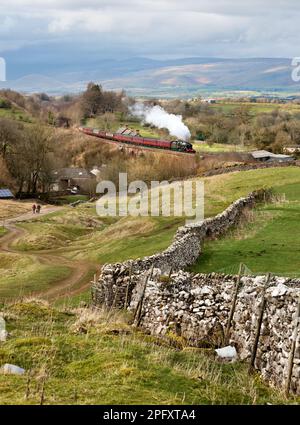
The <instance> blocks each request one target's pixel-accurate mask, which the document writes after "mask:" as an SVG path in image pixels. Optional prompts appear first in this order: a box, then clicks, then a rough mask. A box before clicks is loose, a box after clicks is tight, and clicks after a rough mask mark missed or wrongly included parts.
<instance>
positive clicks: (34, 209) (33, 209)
mask: <svg viewBox="0 0 300 425" xmlns="http://www.w3.org/2000/svg"><path fill="white" fill-rule="evenodd" d="M35 212H36V205H35V204H33V205H32V214H35Z"/></svg>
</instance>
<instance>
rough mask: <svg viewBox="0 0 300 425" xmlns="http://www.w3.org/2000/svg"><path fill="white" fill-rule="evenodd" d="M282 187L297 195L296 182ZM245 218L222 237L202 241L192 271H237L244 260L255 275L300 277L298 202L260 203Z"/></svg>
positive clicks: (298, 188)
mask: <svg viewBox="0 0 300 425" xmlns="http://www.w3.org/2000/svg"><path fill="white" fill-rule="evenodd" d="M285 189H286V191H287V192H289V191H290V190H291V189H293V191H294V193H296V191H298V194H299V195H300V184H298V185H297V186H296V187H295V186H293V187H291V186H286V188H285ZM298 199H299V198H298ZM249 218H250V220H249V222H245V223H242V224H241V225H239V226H238V227H237V228H236V229H234V230H232V231H231V232H230V233H229V234H228V235H227V236H226V237H223V238H221V239H219V240H216V241H207V242H205V243H204V244H203V254H202V255H201V256H200V258H199V259H198V261H197V264H196V265H195V266H193V267H192V270H193V271H195V272H204V273H207V272H212V271H214V272H217V271H219V272H224V273H237V271H238V268H239V263H244V264H246V266H247V268H248V269H249V270H250V271H251V272H253V273H255V274H259V273H261V274H264V273H267V272H272V273H274V274H277V275H282V276H296V277H300V268H299V264H300V249H299V240H298V237H297V235H298V234H300V201H299V200H297V201H295V200H294V201H293V200H287V201H285V202H282V203H275V204H267V205H265V206H264V205H263V206H260V207H258V208H256V209H255V211H254V212H253V214H250V217H249Z"/></svg>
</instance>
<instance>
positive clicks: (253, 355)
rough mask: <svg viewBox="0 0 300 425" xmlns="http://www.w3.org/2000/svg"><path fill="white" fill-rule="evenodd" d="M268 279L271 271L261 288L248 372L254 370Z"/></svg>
mask: <svg viewBox="0 0 300 425" xmlns="http://www.w3.org/2000/svg"><path fill="white" fill-rule="evenodd" d="M270 279H271V273H268V274H267V279H266V282H265V284H264V286H263V290H262V299H261V306H260V309H259V312H258V320H257V328H256V332H255V339H254V344H253V349H252V354H251V361H250V366H249V370H248V373H249V374H251V373H253V371H254V370H255V359H256V353H257V348H258V341H259V336H260V331H261V325H262V320H263V315H264V311H265V307H266V289H267V285H268V283H269V282H270Z"/></svg>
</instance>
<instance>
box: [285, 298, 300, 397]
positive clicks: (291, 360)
mask: <svg viewBox="0 0 300 425" xmlns="http://www.w3.org/2000/svg"><path fill="white" fill-rule="evenodd" d="M299 324H300V298H299V300H298V305H297V310H296V323H295V328H294V331H293V335H292V346H291V351H290V355H289V360H288V372H287V379H286V385H285V395H286V397H288V396H289V392H290V386H291V380H292V374H293V366H294V356H295V351H296V343H297V337H298V328H299Z"/></svg>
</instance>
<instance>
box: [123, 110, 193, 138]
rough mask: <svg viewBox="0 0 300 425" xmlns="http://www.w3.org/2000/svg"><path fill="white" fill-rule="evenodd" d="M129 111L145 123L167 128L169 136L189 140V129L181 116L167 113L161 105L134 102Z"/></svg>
mask: <svg viewBox="0 0 300 425" xmlns="http://www.w3.org/2000/svg"><path fill="white" fill-rule="evenodd" d="M130 112H131V113H132V114H133V115H134V116H136V117H139V118H141V119H142V121H144V122H145V123H147V124H152V125H154V126H155V127H158V128H166V129H168V130H169V133H170V135H171V136H175V137H178V138H179V139H181V140H189V139H190V137H191V133H190V130H189V129H188V127H187V126H186V125H185V124H184V123H183V122H182V116H181V115H174V114H169V113H168V112H167V111H165V110H164V109H163V108H162V107H161V106H158V105H156V106H145V105H143V104H142V103H135V104H134V105H133V106H131V107H130Z"/></svg>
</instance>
